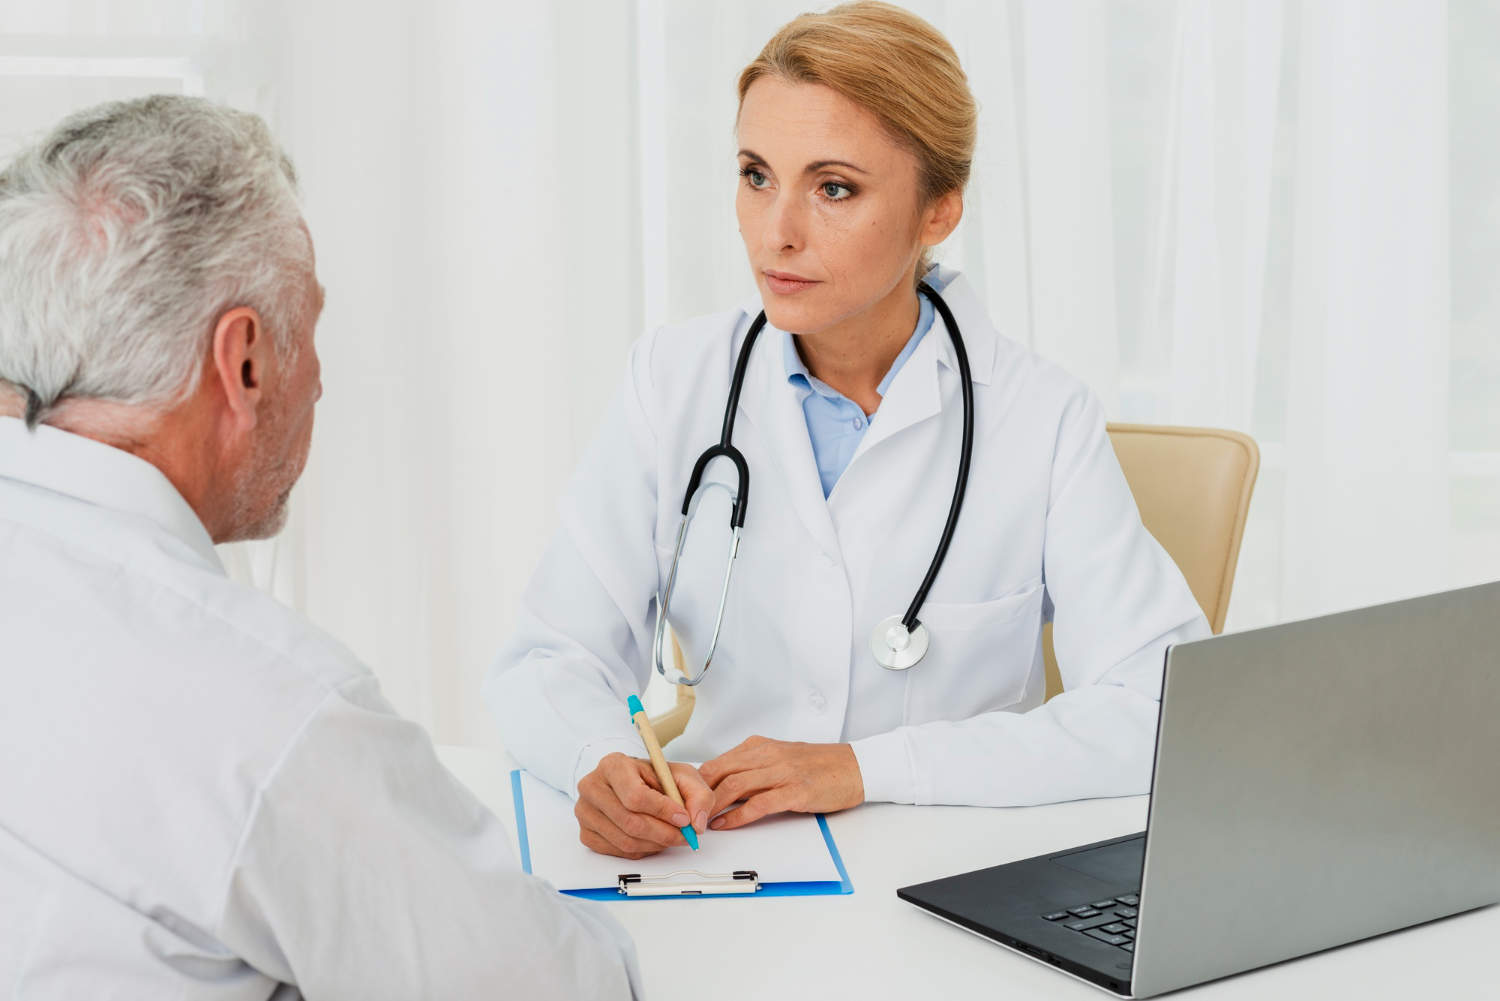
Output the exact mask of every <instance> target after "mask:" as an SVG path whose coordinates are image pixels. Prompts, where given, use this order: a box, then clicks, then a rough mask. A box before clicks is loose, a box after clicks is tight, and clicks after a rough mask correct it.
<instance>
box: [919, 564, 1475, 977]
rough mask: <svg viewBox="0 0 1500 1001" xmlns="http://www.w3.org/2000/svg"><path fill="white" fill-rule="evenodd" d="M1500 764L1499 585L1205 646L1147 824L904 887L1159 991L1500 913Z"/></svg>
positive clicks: (1004, 932)
mask: <svg viewBox="0 0 1500 1001" xmlns="http://www.w3.org/2000/svg"><path fill="white" fill-rule="evenodd" d="M1497 761H1500V582H1495V583H1491V584H1483V585H1480V586H1477V587H1470V588H1464V589H1461V590H1456V591H1447V592H1444V593H1441V594H1433V595H1427V596H1424V597H1420V598H1412V599H1410V600H1407V601H1397V602H1393V603H1391V604H1386V605H1377V606H1374V607H1371V608H1362V609H1358V610H1355V611H1351V612H1342V613H1339V614H1336V615H1328V616H1324V617H1321V618H1316V619H1308V620H1305V621H1301V622H1292V623H1288V624H1285V625H1279V626H1272V627H1269V628H1265V629H1256V630H1252V631H1248V632H1242V633H1235V634H1232V635H1227V636H1219V637H1214V638H1211V639H1206V640H1200V641H1197V642H1193V643H1184V644H1182V645H1180V646H1174V647H1172V648H1170V649H1169V650H1168V651H1167V654H1166V669H1165V673H1164V675H1163V678H1162V699H1161V715H1160V719H1159V721H1158V723H1157V736H1156V764H1155V769H1154V774H1153V775H1152V780H1151V806H1150V811H1149V813H1148V815H1147V821H1146V830H1145V831H1144V832H1142V833H1140V834H1135V835H1131V836H1128V837H1123V838H1113V839H1111V840H1108V841H1101V842H1098V843H1096V844H1091V845H1083V846H1081V847H1077V848H1070V849H1066V850H1063V851H1057V852H1053V853H1051V854H1048V855H1042V856H1039V857H1037V858H1032V859H1026V860H1025V861H1021V862H1012V863H1010V864H1007V865H999V866H995V867H993V868H990V869H981V870H979V871H977V872H970V873H965V874H963V875H959V876H950V877H947V878H946V879H938V880H934V881H933V882H930V883H921V884H919V885H916V886H907V887H903V888H902V889H900V890H897V891H896V892H897V895H898V896H900V897H901V899H903V900H906V901H908V902H910V903H912V904H915V905H916V906H917V907H920V908H922V909H923V910H925V911H928V912H930V913H932V914H934V915H936V916H937V917H939V918H942V919H944V920H945V921H949V922H951V923H953V924H955V925H957V926H959V927H960V928H963V929H965V930H967V931H971V932H974V933H976V934H978V935H981V936H983V937H985V938H987V939H990V940H992V941H994V942H997V943H999V944H1001V945H1003V946H1007V947H1009V948H1011V949H1013V950H1015V951H1018V952H1020V953H1021V954H1023V955H1026V956H1029V957H1031V958H1033V959H1037V960H1040V961H1041V962H1043V963H1046V964H1048V965H1050V966H1053V967H1055V968H1056V969H1059V970H1061V971H1063V972H1064V973H1068V974H1071V975H1072V976H1074V977H1077V978H1079V979H1081V980H1084V981H1087V982H1088V983H1091V984H1095V985H1097V986H1099V987H1102V988H1104V989H1106V990H1108V991H1110V992H1112V993H1114V994H1116V995H1119V996H1121V997H1137V998H1143V997H1151V996H1153V995H1156V994H1161V993H1164V992H1166V991H1171V990H1176V989H1178V988H1181V987H1188V986H1191V985H1193V984H1199V983H1203V982H1205V981H1209V980H1214V979H1217V978H1219V977H1224V976H1228V975H1230V974H1234V973H1239V972H1242V971H1245V970H1251V969H1255V968H1256V967H1260V966H1265V965H1267V964H1270V963H1276V962H1280V961H1282V960H1286V959H1292V958H1294V957H1297V956H1304V955H1307V954H1308V953H1313V952H1318V951H1319V950H1322V949H1328V948H1332V947H1334V946H1338V945H1343V944H1345V943H1347V942H1353V941H1356V940H1359V939H1363V938H1368V937H1370V936H1373V935H1380V934H1383V933H1385V932H1389V931H1394V930H1396V929H1399V928H1406V927H1409V926H1411V925H1414V924H1418V923H1421V922H1424V921H1430V920H1433V919H1435V918H1440V917H1444V916H1446V915H1449V914H1455V913H1458V912H1460V911H1465V910H1470V909H1473V908H1476V907H1483V906H1485V905H1487V904H1492V903H1495V902H1496V901H1500V782H1497V781H1496V779H1495V768H1496V762H1497ZM1374 974H1375V971H1372V975H1374Z"/></svg>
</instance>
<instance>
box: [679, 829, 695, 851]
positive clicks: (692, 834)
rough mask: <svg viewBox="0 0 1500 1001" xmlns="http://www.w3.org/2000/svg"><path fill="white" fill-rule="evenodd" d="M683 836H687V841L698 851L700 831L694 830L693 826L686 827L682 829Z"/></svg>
mask: <svg viewBox="0 0 1500 1001" xmlns="http://www.w3.org/2000/svg"><path fill="white" fill-rule="evenodd" d="M682 836H683V837H684V838H687V843H688V844H690V845H692V846H693V851H697V850H698V832H697V831H695V830H693V829H692V828H691V827H684V828H683V829H682Z"/></svg>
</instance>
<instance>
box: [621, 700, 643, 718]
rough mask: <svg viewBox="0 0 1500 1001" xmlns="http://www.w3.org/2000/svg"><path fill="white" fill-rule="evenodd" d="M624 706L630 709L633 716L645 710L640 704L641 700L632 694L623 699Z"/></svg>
mask: <svg viewBox="0 0 1500 1001" xmlns="http://www.w3.org/2000/svg"><path fill="white" fill-rule="evenodd" d="M625 706H626V708H628V709H629V710H630V715H631V716H632V717H634V716H635V714H636V713H643V712H645V711H646V710H645V709H644V708H643V707H642V706H641V700H640V699H638V698H636V697H635V696H634V695H632V696H631V697H630V698H628V699H626V700H625Z"/></svg>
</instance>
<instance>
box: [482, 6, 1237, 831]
mask: <svg viewBox="0 0 1500 1001" xmlns="http://www.w3.org/2000/svg"><path fill="white" fill-rule="evenodd" d="M739 94H740V107H739V117H738V129H737V137H738V146H739V153H738V161H739V164H738V165H739V175H740V177H739V186H738V191H737V194H736V196H735V207H736V211H737V213H738V217H739V226H740V233H741V235H742V236H743V238H744V242H745V252H746V256H747V258H748V260H749V264H750V270H751V273H752V274H753V275H754V278H755V281H756V284H757V286H758V288H759V293H760V294H759V297H758V300H757V301H755V302H753V303H751V304H749V305H747V306H745V307H743V308H733V309H728V310H725V311H723V312H720V313H715V314H713V315H710V316H705V317H701V318H698V319H694V320H690V321H688V322H686V323H681V324H678V325H676V326H669V327H666V328H663V329H659V330H656V331H653V332H652V333H649V334H647V335H646V336H645V337H644V338H642V339H641V340H640V341H639V342H637V343H636V345H635V346H634V348H633V350H632V351H631V354H630V358H629V362H628V365H627V370H626V374H625V379H624V384H623V386H622V387H621V389H620V392H619V394H618V396H617V397H616V399H615V400H614V402H613V404H612V408H611V410H610V411H609V413H608V415H607V417H606V419H605V421H604V425H603V427H602V429H601V430H600V432H599V435H598V438H597V439H596V440H595V441H594V443H593V445H592V446H591V448H590V449H589V451H588V452H587V454H586V455H585V457H584V460H583V462H582V465H581V466H580V468H579V470H578V473H577V476H576V479H575V481H574V482H573V484H572V486H571V488H570V491H569V493H568V494H567V496H566V499H565V500H564V502H563V508H562V514H561V528H560V530H559V531H558V533H557V535H556V537H555V538H554V539H553V540H552V543H551V545H550V547H549V549H548V550H547V552H546V554H545V556H544V557H543V560H542V563H541V565H540V567H539V569H538V570H537V572H536V575H535V577H534V579H533V580H532V582H531V584H530V586H529V588H528V590H527V593H526V595H525V598H524V600H523V607H522V609H521V614H520V625H519V628H518V631H517V633H516V634H515V636H514V637H513V639H512V640H511V641H510V643H509V644H508V645H507V646H506V648H505V649H504V650H503V651H502V652H501V654H500V656H499V658H498V659H497V662H496V663H495V665H494V667H493V668H492V670H491V673H490V675H489V678H488V680H487V681H486V685H485V696H486V700H487V701H488V703H489V705H490V706H491V708H492V710H493V712H494V713H495V715H496V717H497V718H498V721H499V724H500V727H501V731H502V734H503V738H504V741H505V746H506V748H507V749H508V750H509V751H510V752H511V754H512V755H514V757H515V758H516V760H517V761H518V762H520V763H521V764H522V765H524V766H525V767H526V768H528V769H530V770H531V771H532V772H534V773H535V774H537V775H538V776H539V777H541V778H542V779H544V780H545V781H547V782H549V783H551V784H552V785H554V786H557V787H558V788H561V789H565V790H570V791H571V790H576V792H577V806H576V810H575V813H576V815H577V818H578V821H579V829H580V838H581V840H582V841H583V843H584V844H586V845H588V846H589V847H590V848H593V849H594V850H596V851H599V852H603V853H608V854H614V855H621V856H627V857H632V858H638V857H641V856H643V855H647V854H650V853H652V852H655V851H658V850H660V849H661V848H663V847H665V846H667V845H672V844H681V843H682V835H681V834H680V833H679V831H678V830H677V828H678V827H681V826H686V825H687V824H689V823H691V824H692V825H693V826H694V827H695V828H697V829H698V830H699V831H700V832H701V831H703V830H704V829H705V828H706V827H711V828H713V829H725V828H733V827H738V826H741V825H743V824H747V823H750V822H752V821H754V820H756V819H758V818H760V817H764V816H766V815H768V814H774V813H778V812H782V811H789V810H790V811H806V812H827V811H834V810H842V809H845V808H847V807H851V806H855V805H856V804H859V803H862V802H865V801H867V800H870V801H889V802H897V803H948V804H978V805H989V806H1014V805H1023V804H1034V803H1044V802H1051V801H1058V800H1069V799H1080V798H1086V797H1096V796H1118V795H1127V794H1137V793H1142V792H1145V791H1146V789H1147V785H1148V782H1149V777H1150V770H1151V755H1152V741H1153V734H1154V732H1155V725H1156V713H1157V701H1156V700H1157V698H1158V696H1159V691H1160V684H1161V669H1162V660H1163V651H1164V649H1165V647H1166V645H1167V644H1168V643H1172V642H1179V641H1183V640H1187V639H1194V638H1198V637H1201V636H1204V635H1207V634H1208V627H1207V624H1206V622H1205V621H1204V619H1203V617H1202V615H1201V613H1200V611H1199V609H1198V606H1197V604H1196V603H1195V601H1194V599H1193V597H1192V594H1191V593H1190V592H1189V590H1188V587H1187V584H1186V582H1185V581H1184V580H1183V578H1182V575H1181V573H1180V572H1179V571H1178V569H1177V567H1176V566H1175V565H1174V564H1173V562H1172V561H1171V559H1170V558H1169V557H1168V556H1167V555H1166V554H1165V552H1163V550H1162V549H1161V548H1160V546H1158V544H1157V543H1156V542H1155V540H1154V539H1153V538H1152V537H1151V535H1150V534H1149V533H1147V531H1146V530H1145V528H1144V527H1142V525H1141V521H1140V517H1139V515H1138V513H1137V511H1136V507H1135V504H1134V501H1133V500H1132V497H1131V494H1130V490H1129V488H1128V487H1127V485H1126V482H1125V479H1124V477H1123V475H1122V474H1121V472H1120V468H1119V465H1118V463H1117V461H1116V459H1115V455H1114V452H1113V451H1112V449H1111V447H1110V444H1109V440H1108V438H1107V437H1106V434H1105V427H1104V415H1103V413H1102V411H1101V409H1100V406H1099V404H1098V402H1097V401H1096V400H1095V398H1094V397H1093V396H1092V395H1091V394H1090V392H1089V391H1088V389H1087V388H1086V387H1085V386H1084V385H1083V384H1081V383H1080V382H1079V381H1078V380H1076V379H1074V378H1072V377H1071V376H1069V375H1068V374H1067V373H1065V372H1063V371H1061V370H1060V369H1058V368H1057V367H1056V366H1054V365H1051V364H1049V363H1048V362H1046V361H1044V360H1043V359H1041V358H1039V357H1037V356H1036V355H1034V354H1032V353H1031V352H1030V351H1028V350H1026V349H1025V348H1024V347H1022V346H1021V345H1020V344H1018V343H1016V342H1015V341H1013V340H1011V339H1009V338H1007V337H1004V336H1002V335H1001V334H1000V333H999V332H997V331H996V330H995V328H994V326H993V325H992V324H991V322H990V320H989V317H988V316H987V315H986V313H985V310H984V307H983V306H982V305H981V303H980V301H979V299H978V298H977V297H976V295H975V293H974V290H973V288H972V287H971V286H970V285H969V283H968V282H967V281H966V280H965V279H964V277H963V276H962V275H959V274H957V273H956V272H954V271H951V270H948V269H945V268H930V267H929V265H928V261H927V251H928V248H930V247H932V246H934V245H936V244H938V243H941V242H942V241H943V239H944V238H945V237H947V236H948V235H949V234H950V233H952V232H953V229H954V227H955V226H957V225H958V222H959V218H960V216H961V215H962V212H963V193H964V186H965V184H966V183H967V180H968V176H969V166H970V162H971V159H972V152H973V147H974V133H975V124H974V123H975V107H974V101H973V98H972V95H971V94H970V93H969V90H968V85H967V81H966V79H965V77H964V73H963V71H962V69H961V68H960V66H959V63H958V59H957V56H956V55H955V54H954V52H953V49H952V47H951V46H950V45H949V44H948V42H947V40H946V39H944V38H943V37H942V35H940V34H939V33H938V32H937V31H935V30H934V29H933V28H932V27H931V26H930V25H928V24H927V23H926V22H925V21H922V20H921V19H919V18H917V17H916V16H914V15H912V14H910V13H907V12H905V11H902V10H900V9H898V8H894V7H891V6H888V5H885V4H880V3H851V4H846V5H844V6H841V7H837V8H834V9H833V10H831V11H829V12H827V13H822V14H808V15H803V16H801V17H799V18H797V19H796V20H794V21H792V22H790V23H789V24H787V25H786V26H785V27H784V28H783V29H782V30H781V31H780V32H779V33H778V34H777V35H776V36H775V37H774V38H772V39H771V41H770V42H769V43H768V44H767V45H766V47H765V49H764V50H763V51H762V52H761V54H760V56H759V57H758V58H757V59H756V60H755V61H754V62H752V63H751V64H750V65H749V66H748V67H747V68H746V69H745V70H744V72H743V73H742V75H741V76H740V80H739ZM923 280H925V282H926V285H927V286H928V288H926V289H921V290H919V282H921V281H923ZM945 308H946V312H945ZM762 310H764V313H765V321H764V323H763V324H762V325H759V326H760V329H758V331H757V335H756V339H755V341H754V343H753V344H752V350H750V351H748V352H745V351H744V347H745V343H746V341H747V339H748V337H749V333H750V331H751V330H752V328H754V327H756V326H757V324H756V320H757V317H758V315H759V314H760V312H761V311H762ZM950 314H951V322H950V319H949V316H950ZM955 328H956V329H955ZM960 343H961V344H962V346H963V350H962V351H961V350H960ZM742 355H743V359H742ZM742 361H743V365H744V369H743V372H742V373H741V375H742V379H741V380H740V381H741V382H742V386H741V387H740V392H739V394H738V400H737V406H735V407H734V408H733V427H732V438H731V444H732V446H733V447H734V448H736V449H738V451H739V453H740V454H741V455H742V456H743V459H744V464H745V472H746V473H748V476H749V479H748V482H747V483H742V482H741V479H742V478H741V472H740V470H739V469H738V468H737V465H736V463H735V462H734V461H732V460H731V459H728V458H725V457H723V456H718V457H713V458H711V461H708V462H707V463H706V467H705V469H704V471H703V474H702V482H701V484H700V485H699V487H698V489H697V491H696V492H695V494H694V501H693V504H692V507H693V515H694V516H693V519H692V521H691V528H690V530H689V532H688V534H687V538H686V541H685V543H684V551H683V554H682V557H681V561H680V563H678V564H677V573H676V577H675V580H673V579H671V578H672V571H673V566H674V561H675V557H676V554H677V542H678V529H679V525H680V524H681V523H682V521H683V505H684V495H685V493H686V491H687V488H688V485H689V481H690V478H691V477H692V476H693V474H694V467H695V464H696V463H697V462H698V459H699V457H700V455H702V454H703V453H704V451H705V449H707V448H708V447H709V446H712V445H715V444H716V443H717V442H719V441H720V437H721V431H722V425H723V424H725V423H726V418H725V409H726V400H727V399H728V398H729V396H730V393H731V386H732V383H733V382H734V381H735V380H734V375H735V370H736V366H737V363H741V362H742ZM963 362H966V363H967V364H966V366H965V365H964V364H962V363H963ZM964 367H967V368H968V369H969V383H970V386H971V389H972V399H971V401H970V407H971V415H970V416H971V419H972V446H971V449H970V451H971V453H972V455H971V458H970V462H969V464H968V468H967V470H966V473H967V475H966V477H963V479H965V480H966V483H964V484H963V485H962V489H963V498H962V505H961V508H960V510H959V512H958V515H957V519H956V522H955V523H954V526H953V529H952V537H951V540H950V544H949V545H948V547H947V549H946V552H945V554H944V557H943V559H942V560H941V564H940V566H939V567H938V570H937V573H936V576H935V577H934V578H933V580H932V582H931V586H930V589H929V590H927V591H926V593H925V595H924V596H923V600H921V602H920V607H919V608H918V609H916V615H915V616H914V617H910V616H908V617H905V618H903V612H905V611H906V610H907V609H908V607H909V606H910V605H911V604H912V602H913V598H914V596H915V595H916V594H917V592H918V589H919V586H920V585H922V584H923V582H924V577H925V576H926V575H927V574H928V572H929V569H930V568H931V567H932V565H933V563H934V555H935V552H936V550H937V549H938V547H939V544H940V541H941V539H942V536H943V534H944V527H945V524H946V523H947V519H948V517H949V513H950V511H951V510H952V508H953V507H954V503H953V502H954V494H955V492H956V491H957V490H959V489H960V460H961V454H962V452H963V451H964V449H963V447H962V446H963V439H964V437H965V415H966V407H965V401H964V395H965V394H964V392H963V390H964V386H963V377H962V369H963V368H964ZM736 500H739V501H741V502H742V503H743V504H744V505H745V509H744V522H743V532H742V536H741V538H740V544H739V550H738V557H737V559H735V560H734V563H733V577H732V579H731V582H730V585H729V588H728V591H727V597H726V598H725V600H724V603H723V613H722V616H720V615H719V614H718V613H719V606H720V596H721V593H722V592H723V588H724V576H725V568H726V563H727V562H728V559H727V556H726V553H727V548H728V544H729V542H728V540H729V539H730V532H731V524H730V523H731V519H732V517H733V504H734V502H735V501H736ZM669 583H670V584H671V589H670V595H668V593H667V591H668V585H669ZM663 597H666V598H667V599H668V603H669V606H670V614H669V615H668V620H669V622H670V625H671V630H672V632H673V633H675V634H676V636H677V637H678V639H679V640H680V641H681V645H682V647H683V649H684V651H685V653H686V655H687V656H686V660H687V662H688V668H687V671H688V674H689V676H691V677H695V678H697V680H698V681H699V683H698V685H697V693H698V695H697V705H696V708H695V710H694V712H693V715H692V718H691V720H690V721H689V723H688V725H687V729H686V731H685V732H684V733H683V735H682V736H681V737H680V738H678V740H676V741H675V742H674V743H673V744H672V747H671V752H672V756H673V757H674V758H676V759H678V761H679V762H686V761H701V762H703V764H702V766H701V767H700V768H697V769H695V768H693V767H692V766H690V765H687V764H681V763H678V764H675V765H674V766H673V768H674V772H675V778H676V781H677V785H678V786H679V788H680V789H681V791H682V793H683V796H684V798H685V800H686V803H687V809H686V810H685V811H684V810H683V809H682V808H680V807H678V806H676V804H675V803H673V802H672V801H671V800H669V799H668V798H667V797H666V796H664V795H662V793H661V792H660V790H659V789H658V787H657V784H656V781H655V779H654V777H653V776H652V773H651V769H650V767H649V765H647V764H646V763H645V761H644V760H642V747H641V742H640V738H639V736H637V735H636V733H635V732H634V730H633V729H632V727H631V723H630V720H629V718H628V714H627V712H626V709H625V698H626V696H627V695H628V694H631V693H634V692H638V691H641V690H643V689H644V688H645V685H646V682H647V680H648V677H649V675H650V672H651V670H652V665H653V661H655V660H659V659H661V658H660V657H659V650H660V646H659V643H658V639H657V635H656V616H657V613H658V610H659V606H660V603H661V599H662V598H663ZM893 616H894V618H893ZM1049 618H1050V619H1052V620H1053V621H1054V632H1055V645H1056V650H1057V655H1058V662H1059V664H1060V666H1061V670H1062V677H1063V681H1064V687H1065V689H1066V691H1065V692H1064V693H1063V694H1062V695H1060V696H1058V697H1056V698H1054V699H1052V700H1051V701H1050V702H1047V703H1045V704H1043V697H1044V691H1043V689H1044V679H1043V663H1042V654H1041V629H1042V623H1043V621H1044V620H1047V619H1049ZM898 621H903V622H904V623H905V625H906V626H911V627H912V628H911V629H910V630H907V629H906V628H904V627H903V628H901V629H897V630H895V631H894V632H893V631H892V629H891V626H892V625H894V624H896V623H897V622H898ZM918 623H919V625H918ZM716 629H717V642H714V634H715V631H716ZM924 645H925V648H926V649H925V652H919V651H918V650H917V649H916V648H918V647H921V646H924ZM666 648H667V651H668V652H667V655H666V657H665V658H664V660H665V664H666V665H667V666H671V664H672V657H671V654H670V640H668V641H667V645H666ZM913 655H917V656H919V657H920V659H917V660H916V661H915V663H909V662H910V661H911V660H912V657H913ZM710 656H711V660H709V658H710ZM706 660H708V670H707V671H706V672H704V671H703V667H704V663H705V661H706ZM902 667H904V668H905V669H893V668H902ZM735 804H739V805H737V806H736V805H735ZM726 809H727V810H728V812H723V813H722V815H720V814H721V811H725V810H726ZM710 836H712V835H710Z"/></svg>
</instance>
